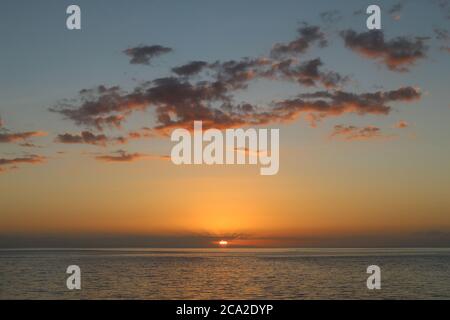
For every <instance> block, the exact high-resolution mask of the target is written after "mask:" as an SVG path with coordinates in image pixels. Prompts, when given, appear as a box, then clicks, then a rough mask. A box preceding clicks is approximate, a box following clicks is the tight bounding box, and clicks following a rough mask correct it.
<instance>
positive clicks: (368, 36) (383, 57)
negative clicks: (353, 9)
mask: <svg viewBox="0 0 450 320" xmlns="http://www.w3.org/2000/svg"><path fill="white" fill-rule="evenodd" d="M341 36H342V38H343V39H344V42H345V45H346V46H347V47H348V48H350V49H351V50H353V51H355V52H358V53H359V54H361V55H363V56H364V57H367V58H369V59H374V60H377V61H378V62H380V63H383V64H384V65H386V67H387V68H388V69H389V70H392V71H408V70H409V69H408V68H409V67H410V66H412V65H414V64H415V63H416V62H417V60H419V59H422V58H425V56H426V51H427V50H428V47H427V46H426V45H425V44H424V40H423V39H421V38H415V39H411V38H407V37H397V38H394V39H392V40H389V41H386V40H385V39H384V34H383V31H381V30H370V31H367V32H361V33H357V32H356V31H353V30H346V31H342V32H341Z"/></svg>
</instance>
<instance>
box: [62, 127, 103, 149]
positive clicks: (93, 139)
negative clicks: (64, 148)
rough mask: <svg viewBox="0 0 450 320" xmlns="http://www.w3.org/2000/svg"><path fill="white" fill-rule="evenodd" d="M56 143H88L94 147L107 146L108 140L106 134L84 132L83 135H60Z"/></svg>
mask: <svg viewBox="0 0 450 320" xmlns="http://www.w3.org/2000/svg"><path fill="white" fill-rule="evenodd" d="M55 141H56V142H60V143H67V144H76V143H86V144H93V145H100V146H106V142H107V141H108V138H107V137H106V136H105V135H104V134H98V135H96V134H93V133H92V132H89V131H83V132H81V134H75V135H74V134H70V133H64V134H58V136H57V137H56V139H55Z"/></svg>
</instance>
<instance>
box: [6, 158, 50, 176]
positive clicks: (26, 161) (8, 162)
mask: <svg viewBox="0 0 450 320" xmlns="http://www.w3.org/2000/svg"><path fill="white" fill-rule="evenodd" d="M46 160H47V158H46V157H43V156H39V155H26V156H23V157H17V158H11V159H6V158H0V172H5V171H8V170H11V169H17V165H18V164H32V165H34V164H40V163H44V162H45V161H46ZM8 166H9V167H8Z"/></svg>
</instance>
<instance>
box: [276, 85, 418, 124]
mask: <svg viewBox="0 0 450 320" xmlns="http://www.w3.org/2000/svg"><path fill="white" fill-rule="evenodd" d="M420 97H421V94H420V92H419V91H418V90H417V89H414V88H412V87H403V88H400V89H397V90H392V91H385V92H384V91H377V92H374V93H361V94H355V93H349V92H345V91H340V90H338V91H332V92H330V91H317V92H313V93H304V94H300V95H299V96H298V97H297V98H295V99H288V100H282V101H279V102H277V103H276V109H275V110H276V111H277V113H278V116H279V117H282V118H284V119H291V120H293V119H296V118H297V117H298V116H299V115H300V114H301V113H306V114H308V119H309V120H310V122H311V125H313V126H315V125H316V123H317V122H319V121H320V120H321V119H323V118H325V117H328V116H339V115H342V114H345V113H355V114H358V115H365V114H375V115H387V114H389V113H390V112H391V107H390V106H389V105H387V103H390V102H395V101H404V102H409V101H414V100H418V99H419V98H420Z"/></svg>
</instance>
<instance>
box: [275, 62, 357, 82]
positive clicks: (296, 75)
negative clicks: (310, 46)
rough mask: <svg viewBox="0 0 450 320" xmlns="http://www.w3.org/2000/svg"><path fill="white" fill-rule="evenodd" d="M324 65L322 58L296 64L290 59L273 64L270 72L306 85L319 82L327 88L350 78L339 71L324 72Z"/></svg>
mask: <svg viewBox="0 0 450 320" xmlns="http://www.w3.org/2000/svg"><path fill="white" fill-rule="evenodd" d="M322 65H323V63H322V61H321V59H320V58H316V59H312V60H308V61H305V62H303V63H302V64H300V65H295V64H294V60H292V59H288V60H283V61H281V62H279V63H276V64H274V65H273V66H272V69H271V70H270V71H269V73H270V74H271V75H272V76H274V75H278V76H279V77H281V78H282V79H287V80H294V81H297V82H298V83H299V84H301V85H304V86H316V85H318V84H319V83H320V84H321V85H323V86H324V87H326V88H337V87H339V86H341V85H344V84H345V83H346V82H347V81H348V80H349V78H348V77H346V76H341V75H340V74H339V73H337V72H333V71H327V72H322V71H320V70H319V68H320V67H321V66H322Z"/></svg>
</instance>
